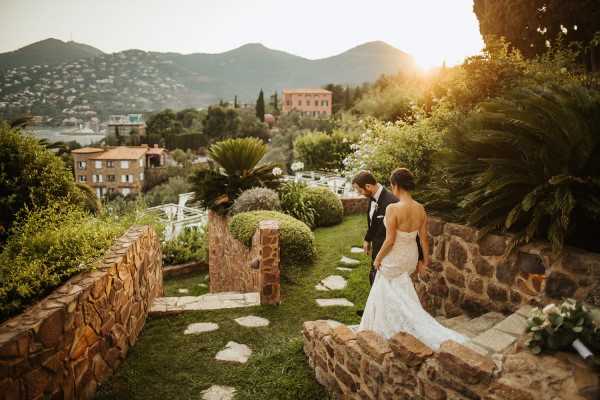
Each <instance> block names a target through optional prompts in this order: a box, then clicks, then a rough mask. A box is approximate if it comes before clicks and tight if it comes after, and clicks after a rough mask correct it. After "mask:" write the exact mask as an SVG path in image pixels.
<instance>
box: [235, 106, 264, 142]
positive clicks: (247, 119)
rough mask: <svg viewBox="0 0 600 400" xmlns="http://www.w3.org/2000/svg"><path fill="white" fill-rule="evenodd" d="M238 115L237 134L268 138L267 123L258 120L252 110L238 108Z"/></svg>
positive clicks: (262, 138)
mask: <svg viewBox="0 0 600 400" xmlns="http://www.w3.org/2000/svg"><path fill="white" fill-rule="evenodd" d="M238 114H239V117H240V129H239V136H242V137H248V136H253V137H256V138H259V139H261V140H264V141H267V140H268V139H269V128H268V127H267V124H265V123H264V122H261V121H259V120H258V118H257V117H256V116H255V115H254V113H253V112H251V111H249V110H238Z"/></svg>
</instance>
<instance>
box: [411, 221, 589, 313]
mask: <svg viewBox="0 0 600 400" xmlns="http://www.w3.org/2000/svg"><path fill="white" fill-rule="evenodd" d="M429 235H430V238H429V243H430V252H431V254H432V258H431V259H432V263H431V266H430V271H429V272H428V273H427V274H425V275H424V276H423V277H422V278H421V279H418V278H415V279H414V282H415V286H416V288H417V292H418V293H419V297H420V298H421V301H422V303H423V306H424V307H425V308H427V309H428V310H429V311H430V312H434V313H442V314H445V315H447V316H455V315H458V314H461V313H462V312H467V313H468V314H475V315H478V314H482V313H484V312H486V311H490V310H495V311H500V312H504V313H507V312H513V311H515V310H516V309H517V308H518V307H519V306H520V305H522V304H534V305H541V304H546V303H548V302H553V301H554V302H555V301H559V300H560V299H561V298H562V297H573V298H576V299H579V300H584V301H587V302H589V303H591V304H597V301H598V293H599V291H600V254H595V253H589V252H586V251H583V250H580V249H576V248H571V247H567V248H565V250H564V252H563V253H562V254H561V255H560V256H552V254H551V246H550V244H549V243H544V242H539V243H531V244H528V245H524V246H521V247H517V248H516V249H514V250H513V251H512V252H510V254H509V246H508V244H509V240H510V236H508V235H495V234H488V235H485V236H483V237H482V236H481V233H480V232H479V231H478V230H477V229H474V228H472V227H469V226H465V225H459V224H453V223H445V222H444V221H442V220H441V219H439V218H435V217H430V218H429Z"/></svg>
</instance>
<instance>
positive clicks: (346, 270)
mask: <svg viewBox="0 0 600 400" xmlns="http://www.w3.org/2000/svg"><path fill="white" fill-rule="evenodd" d="M336 269H337V270H338V271H342V272H352V271H354V270H353V269H352V268H346V267H337V268H336Z"/></svg>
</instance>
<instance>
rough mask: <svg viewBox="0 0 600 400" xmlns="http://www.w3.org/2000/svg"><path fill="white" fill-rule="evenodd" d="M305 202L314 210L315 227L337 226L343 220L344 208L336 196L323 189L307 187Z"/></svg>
mask: <svg viewBox="0 0 600 400" xmlns="http://www.w3.org/2000/svg"><path fill="white" fill-rule="evenodd" d="M306 201H308V203H309V204H310V205H311V206H312V208H314V210H315V225H316V226H318V227H319V226H332V225H337V224H339V223H340V222H342V220H343V219H344V206H343V205H342V201H341V200H340V198H339V197H338V195H337V194H335V193H333V192H332V191H331V190H329V189H327V188H323V187H309V188H308V189H307V195H306Z"/></svg>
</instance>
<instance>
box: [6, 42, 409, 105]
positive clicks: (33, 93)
mask: <svg viewBox="0 0 600 400" xmlns="http://www.w3.org/2000/svg"><path fill="white" fill-rule="evenodd" d="M414 68H415V64H414V60H413V58H412V57H411V56H410V55H408V54H407V53H404V52H402V51H400V50H398V49H396V48H394V47H392V46H390V45H388V44H386V43H384V42H370V43H365V44H363V45H360V46H357V47H354V48H352V49H350V50H348V51H345V52H343V53H341V54H338V55H335V56H332V57H327V58H321V59H316V60H309V59H306V58H303V57H299V56H296V55H293V54H290V53H286V52H284V51H279V50H273V49H269V48H267V47H265V46H263V45H262V44H259V43H249V44H246V45H244V46H241V47H238V48H236V49H233V50H230V51H226V52H223V53H217V54H206V53H194V54H185V55H184V54H178V53H160V52H145V51H141V50H127V51H121V52H117V53H111V54H107V53H102V52H101V51H100V50H98V49H95V48H93V47H91V46H87V45H84V44H79V43H74V42H62V41H60V40H56V39H47V40H43V41H41V42H37V43H34V44H32V45H30V46H26V47H23V48H22V49H19V50H17V51H14V52H10V53H4V54H0V114H5V115H10V114H11V113H17V114H18V113H20V112H24V111H31V112H33V113H34V114H41V115H55V114H57V113H59V112H60V113H62V114H66V115H70V114H68V111H69V110H70V109H72V108H73V107H77V106H78V105H84V106H85V108H86V109H88V107H91V110H93V111H97V112H98V114H100V116H103V115H106V114H107V113H114V112H130V111H152V110H157V109H160V108H164V107H172V108H183V107H206V106H208V105H210V104H214V103H216V102H218V101H219V100H220V99H224V100H232V99H233V97H234V96H235V95H237V96H238V99H239V100H240V101H241V102H254V101H255V100H256V96H257V95H258V92H259V90H260V89H261V88H262V89H263V90H264V92H265V95H266V96H269V95H270V94H271V93H272V92H274V91H278V92H281V90H283V89H285V88H304V87H321V86H323V85H325V84H327V83H336V84H351V85H352V84H361V83H363V82H372V81H374V80H375V79H377V77H379V76H380V75H381V74H393V73H397V72H399V71H410V70H413V69H414ZM57 110H60V111H57ZM65 110H66V111H65Z"/></svg>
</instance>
